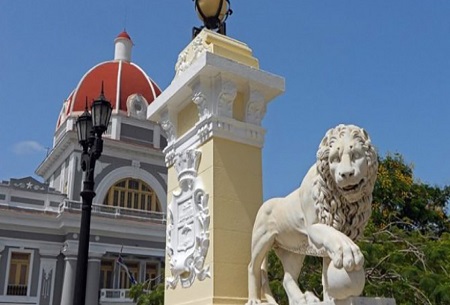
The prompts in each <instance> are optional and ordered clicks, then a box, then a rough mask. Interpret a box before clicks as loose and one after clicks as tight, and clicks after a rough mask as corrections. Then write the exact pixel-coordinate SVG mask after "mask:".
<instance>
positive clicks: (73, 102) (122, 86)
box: [56, 61, 161, 128]
mask: <svg viewBox="0 0 450 305" xmlns="http://www.w3.org/2000/svg"><path fill="white" fill-rule="evenodd" d="M102 81H103V84H104V93H105V97H106V99H107V100H109V101H110V102H111V105H112V107H113V113H120V112H124V113H127V111H128V109H127V99H128V97H129V96H130V95H132V94H140V95H142V96H143V97H144V98H145V99H146V100H147V103H148V104H150V103H151V102H153V100H154V99H155V98H156V97H157V96H158V95H160V94H161V89H159V87H158V85H156V83H155V82H154V81H153V80H152V79H150V78H149V77H148V76H147V74H145V72H144V71H143V70H142V69H141V68H140V67H139V66H137V65H135V64H133V63H130V62H126V61H108V62H104V63H101V64H99V65H97V66H95V67H94V68H92V69H91V70H90V71H88V72H87V73H86V74H85V75H84V76H83V78H82V79H81V81H80V83H79V84H78V86H77V87H76V89H75V90H74V91H73V92H72V93H71V94H70V95H69V97H68V98H67V101H66V106H65V109H64V113H61V114H60V117H59V119H58V124H57V126H56V127H57V128H58V127H59V126H60V125H61V124H62V123H63V121H64V120H65V118H66V117H68V116H70V115H71V114H73V113H75V112H80V113H81V112H83V111H84V109H85V106H86V97H87V99H88V104H89V106H90V104H91V103H92V101H93V100H94V99H96V98H97V97H98V96H99V95H100V91H101V85H102Z"/></svg>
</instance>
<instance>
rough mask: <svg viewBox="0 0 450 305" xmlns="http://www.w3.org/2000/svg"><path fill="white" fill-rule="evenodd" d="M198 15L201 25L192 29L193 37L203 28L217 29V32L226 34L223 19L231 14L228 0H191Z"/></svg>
mask: <svg viewBox="0 0 450 305" xmlns="http://www.w3.org/2000/svg"><path fill="white" fill-rule="evenodd" d="M193 1H195V10H196V11H197V14H198V17H199V18H200V20H201V21H203V26H202V27H200V28H197V27H194V28H193V29H192V38H195V37H196V36H197V35H198V33H200V31H201V30H202V29H203V28H205V27H206V28H207V29H208V30H217V32H218V33H220V34H223V35H226V24H225V20H226V19H227V18H228V16H230V15H231V14H233V11H232V10H231V8H230V6H231V4H230V0H193Z"/></svg>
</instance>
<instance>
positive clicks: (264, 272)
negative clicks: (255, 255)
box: [261, 256, 278, 305]
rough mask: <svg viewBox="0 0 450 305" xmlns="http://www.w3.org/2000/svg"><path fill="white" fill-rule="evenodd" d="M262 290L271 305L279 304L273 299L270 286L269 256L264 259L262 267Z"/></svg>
mask: <svg viewBox="0 0 450 305" xmlns="http://www.w3.org/2000/svg"><path fill="white" fill-rule="evenodd" d="M261 289H262V294H263V296H264V298H265V299H266V300H267V303H269V304H274V305H276V304H278V303H277V301H275V298H274V297H273V294H272V290H270V286H269V276H268V274H267V256H266V257H265V258H264V261H263V263H262V265H261Z"/></svg>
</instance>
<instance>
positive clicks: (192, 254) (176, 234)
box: [166, 149, 211, 289]
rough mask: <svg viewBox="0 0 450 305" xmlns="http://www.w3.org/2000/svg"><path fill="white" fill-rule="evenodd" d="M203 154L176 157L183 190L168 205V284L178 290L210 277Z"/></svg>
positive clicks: (208, 216)
mask: <svg viewBox="0 0 450 305" xmlns="http://www.w3.org/2000/svg"><path fill="white" fill-rule="evenodd" d="M200 158H201V152H200V151H197V150H193V149H190V150H186V151H185V152H183V153H180V154H178V155H177V156H176V161H175V169H176V171H177V174H178V181H179V184H180V190H179V191H176V192H173V198H172V202H171V203H170V204H169V206H168V224H167V246H166V247H167V257H168V260H169V264H170V272H171V274H172V276H171V277H168V278H167V279H166V285H167V287H169V288H172V289H175V288H176V286H177V285H178V282H180V283H181V287H183V288H188V287H190V286H192V284H193V283H194V281H195V279H198V280H200V281H203V280H205V279H206V278H208V277H211V275H210V270H209V269H210V268H209V266H204V263H205V259H206V255H207V253H208V249H209V244H210V240H209V223H210V215H209V207H208V199H209V195H208V194H207V193H206V192H205V191H204V189H203V188H202V184H201V181H200V180H199V178H198V177H197V171H198V166H199V162H200Z"/></svg>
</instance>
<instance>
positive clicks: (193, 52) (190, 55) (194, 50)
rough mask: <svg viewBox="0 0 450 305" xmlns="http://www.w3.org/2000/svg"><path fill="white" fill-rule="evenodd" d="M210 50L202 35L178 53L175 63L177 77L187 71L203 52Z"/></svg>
mask: <svg viewBox="0 0 450 305" xmlns="http://www.w3.org/2000/svg"><path fill="white" fill-rule="evenodd" d="M207 51H210V47H209V46H208V44H207V43H206V42H205V40H204V38H202V37H201V36H200V35H199V36H197V37H196V38H195V39H194V40H193V41H192V43H191V44H190V45H189V46H188V47H187V48H186V49H184V50H183V51H182V52H181V53H180V55H178V60H177V63H176V64H175V77H176V76H178V75H180V74H182V73H183V72H184V71H186V70H187V69H188V68H189V67H190V66H191V65H192V63H193V62H194V61H196V60H197V58H199V57H200V56H201V55H202V54H204V53H206V52H207Z"/></svg>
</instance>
